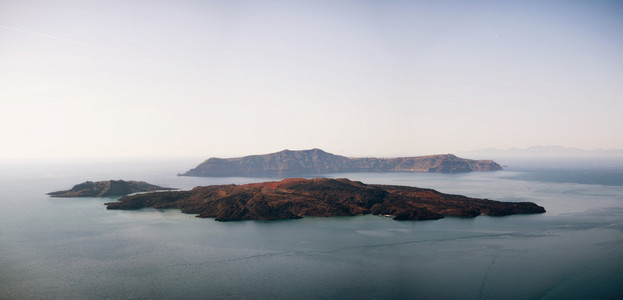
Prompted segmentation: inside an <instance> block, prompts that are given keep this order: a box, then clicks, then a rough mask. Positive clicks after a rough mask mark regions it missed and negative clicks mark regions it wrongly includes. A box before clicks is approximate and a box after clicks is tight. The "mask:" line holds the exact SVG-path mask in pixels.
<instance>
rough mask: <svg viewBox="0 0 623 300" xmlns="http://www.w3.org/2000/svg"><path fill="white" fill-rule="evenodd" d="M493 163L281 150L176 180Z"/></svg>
mask: <svg viewBox="0 0 623 300" xmlns="http://www.w3.org/2000/svg"><path fill="white" fill-rule="evenodd" d="M497 170H502V167H501V166H500V165H499V164H497V163H496V162H494V161H492V160H471V159H464V158H460V157H457V156H455V155H452V154H440V155H428V156H414V157H394V158H375V157H363V158H349V157H345V156H340V155H335V154H331V153H328V152H325V151H323V150H320V149H311V150H301V151H291V150H283V151H280V152H276V153H270V154H264V155H250V156H245V157H237V158H225V159H223V158H210V159H208V160H206V161H204V162H203V163H201V164H199V165H198V166H197V167H195V168H193V169H191V170H189V171H187V172H186V173H183V174H178V175H179V176H215V177H224V176H257V177H263V176H284V175H295V176H300V175H305V174H326V173H336V172H440V173H461V172H471V171H497Z"/></svg>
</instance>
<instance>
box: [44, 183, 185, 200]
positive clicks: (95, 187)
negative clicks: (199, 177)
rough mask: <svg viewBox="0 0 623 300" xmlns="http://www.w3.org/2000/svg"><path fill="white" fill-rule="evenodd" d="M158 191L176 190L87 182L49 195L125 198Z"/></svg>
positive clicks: (145, 185) (131, 184)
mask: <svg viewBox="0 0 623 300" xmlns="http://www.w3.org/2000/svg"><path fill="white" fill-rule="evenodd" d="M158 190H174V189H171V188H163V187H160V186H157V185H153V184H149V183H147V182H144V181H124V180H107V181H96V182H93V181H86V182H83V183H80V184H76V185H74V186H73V187H72V188H71V189H70V190H66V191H58V192H51V193H47V195H50V196H52V197H110V196H124V195H129V194H132V193H138V192H152V191H158Z"/></svg>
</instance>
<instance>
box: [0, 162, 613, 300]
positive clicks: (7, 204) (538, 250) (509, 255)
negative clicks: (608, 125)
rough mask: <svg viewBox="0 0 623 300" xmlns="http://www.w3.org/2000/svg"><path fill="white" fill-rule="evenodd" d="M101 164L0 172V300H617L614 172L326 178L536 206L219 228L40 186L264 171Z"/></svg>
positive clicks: (178, 181) (171, 183)
mask: <svg viewBox="0 0 623 300" xmlns="http://www.w3.org/2000/svg"><path fill="white" fill-rule="evenodd" d="M106 166H107V167H106V168H105V170H102V169H104V168H103V166H102V165H86V166H85V165H83V166H76V167H74V168H68V167H67V166H60V165H59V166H53V167H52V166H50V167H47V168H45V169H42V168H33V169H30V170H26V169H22V173H21V174H17V175H15V174H9V173H7V170H2V175H1V176H2V180H1V181H0V182H1V183H0V185H1V186H0V214H1V216H0V220H1V221H0V222H1V224H0V257H2V260H0V298H3V299H18V298H19V299H22V298H34V299H50V298H52V299H67V298H73V299H84V298H90V299H103V298H111V299H130V298H132V299H137V298H237V297H239V298H265V299H267V298H340V297H354V298H367V299H374V298H377V299H382V298H472V299H473V298H480V299H496V298H497V299H502V298H504V299H508V298H544V299H550V298H551V299H563V298H582V299H586V298H603V299H605V298H618V297H621V295H623V289H622V288H621V286H620V282H621V281H622V280H623V277H621V276H622V275H621V274H623V259H622V258H623V250H622V249H623V239H622V238H621V237H622V231H623V197H622V196H621V195H623V184H621V173H620V172H619V173H616V172H615V173H612V172H611V170H606V173H602V175H603V174H610V175H608V176H610V178H609V179H608V178H606V179H607V181H608V182H613V181H614V182H618V183H617V184H610V185H602V184H599V183H598V182H595V181H600V180H599V179H595V178H590V175H588V174H584V176H586V179H588V180H589V181H593V183H592V184H583V183H573V182H551V181H545V180H543V179H542V178H539V177H538V176H539V174H541V173H540V171H539V170H531V171H530V170H524V171H521V172H519V171H513V170H505V171H500V172H473V173H468V174H454V175H448V174H428V173H415V174H412V173H378V174H374V173H350V174H333V175H331V176H332V177H348V178H351V179H354V180H361V181H363V182H365V183H386V184H399V185H413V186H419V187H429V188H435V189H437V190H439V191H441V192H446V193H458V194H463V195H467V196H472V197H483V198H489V199H496V200H502V201H532V202H535V203H537V204H539V205H542V206H544V207H545V208H546V209H547V213H545V214H538V215H515V216H508V217H487V216H479V217H476V218H446V219H442V220H437V221H422V222H410V221H409V222H397V221H393V220H391V219H389V218H385V217H378V216H360V217H336V218H303V219H301V220H288V221H274V222H260V221H243V222H225V223H222V222H216V221H214V220H212V219H199V218H195V217H194V216H192V215H186V214H182V213H180V212H179V211H178V210H154V209H142V210H138V211H108V210H106V209H105V206H104V205H103V203H105V202H110V201H114V200H115V198H107V199H98V198H73V199H72V198H68V199H63V198H50V197H48V196H46V195H44V194H45V193H46V192H50V191H54V190H59V189H64V188H69V187H71V186H72V185H73V184H76V183H79V182H82V181H85V180H102V179H119V178H121V179H139V180H146V181H148V182H150V183H154V184H157V185H162V186H168V187H178V188H182V189H189V188H192V187H194V186H196V185H208V184H224V183H246V182H256V181H266V180H267V179H266V178H261V179H258V178H194V177H177V176H175V174H176V173H177V172H179V171H181V170H183V168H184V167H185V163H184V164H180V163H174V164H170V165H168V164H164V163H160V164H142V165H141V164H134V165H131V164H128V163H127V162H126V163H120V164H110V163H109V164H107V165H106ZM568 171H569V170H562V171H560V172H561V173H564V172H568ZM550 172H552V170H550ZM608 172H610V173H608ZM533 177H534V178H533Z"/></svg>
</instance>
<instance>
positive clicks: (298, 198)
mask: <svg viewBox="0 0 623 300" xmlns="http://www.w3.org/2000/svg"><path fill="white" fill-rule="evenodd" d="M106 205H107V207H108V209H138V208H142V207H154V208H178V209H181V210H182V212H184V213H189V214H197V215H198V217H201V218H215V219H216V220H217V221H232V220H276V219H296V218H301V217H303V216H323V217H327V216H354V215H364V214H375V215H392V216H394V219H395V220H432V219H440V218H443V217H444V216H455V217H475V216H478V215H480V214H485V215H491V216H503V215H511V214H531V213H542V212H545V209H543V207H540V206H538V205H536V204H534V203H531V202H500V201H492V200H487V199H475V198H468V197H465V196H460V195H449V194H443V193H440V192H437V191H435V190H431V189H422V188H416V187H407V186H385V185H367V184H363V183H361V182H357V181H350V180H348V179H327V178H316V179H301V178H294V179H286V180H282V181H273V182H264V183H254V184H246V185H233V184H232V185H213V186H203V187H196V188H194V189H192V190H190V191H177V192H158V193H146V194H137V195H131V196H125V197H122V198H120V199H119V200H118V201H117V202H111V203H106Z"/></svg>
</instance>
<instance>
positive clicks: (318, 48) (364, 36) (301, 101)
mask: <svg viewBox="0 0 623 300" xmlns="http://www.w3.org/2000/svg"><path fill="white" fill-rule="evenodd" d="M0 140H1V141H2V142H1V143H0V161H2V160H4V161H6V160H10V161H16V160H31V159H89V158H96V157H97V158H101V157H108V158H118V157H119V158H120V157H130V158H131V157H142V158H159V157H202V158H208V157H213V156H217V157H233V156H241V155H248V154H262V153H270V152H276V151H280V150H283V149H291V150H300V149H310V148H321V149H324V150H326V151H329V152H332V153H336V154H341V155H348V156H403V155H425V154H436V153H454V152H460V151H466V150H473V149H481V148H502V149H505V148H513V147H519V148H521V147H530V146H534V145H560V146H565V147H575V148H581V149H596V148H599V149H617V148H618V149H620V148H623V2H621V1H572V0H567V1H393V0H389V1H367V0H361V1H322V0H317V1H272V0H268V1H236V0H234V1H209V0H204V1H188V0H179V1H172V0H171V1H168V0H150V1H141V0H135V1H117V0H106V1H99V0H94V1H81V0H80V1H73V0H57V1H47V0H45V1H37V0H19V1H17V0H15V1H13V0H0Z"/></svg>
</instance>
